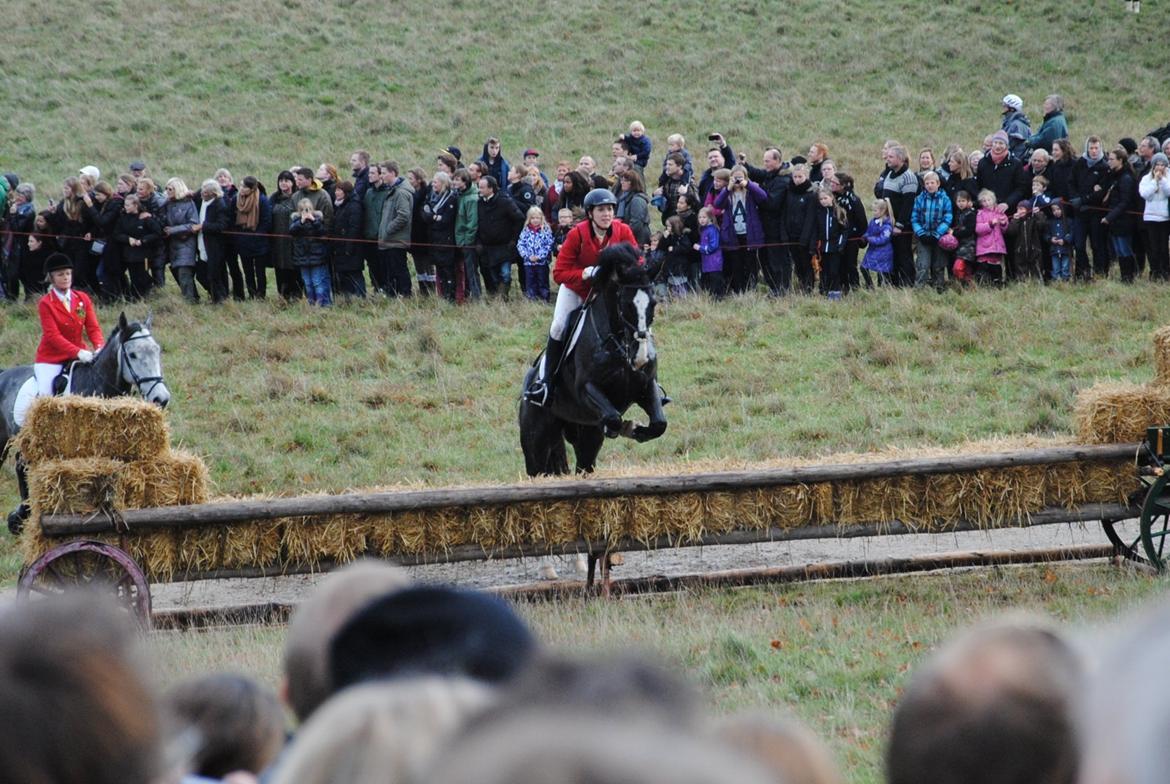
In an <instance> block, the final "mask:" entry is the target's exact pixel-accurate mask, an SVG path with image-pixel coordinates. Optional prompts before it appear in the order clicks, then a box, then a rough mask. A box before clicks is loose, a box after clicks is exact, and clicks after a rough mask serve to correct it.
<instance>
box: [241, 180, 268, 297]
mask: <svg viewBox="0 0 1170 784" xmlns="http://www.w3.org/2000/svg"><path fill="white" fill-rule="evenodd" d="M234 230H235V232H236V233H235V244H236V252H237V253H239V254H240V263H241V264H242V265H243V267H244V286H245V288H246V289H247V291H248V299H264V295H265V291H266V290H267V288H268V280H267V279H268V273H267V271H266V270H265V267H266V266H267V264H268V235H269V234H271V233H272V206H271V205H270V204H269V203H268V196H267V195H265V192H264V186H263V185H262V184H261V183H260V181H259V180H258V179H256V178H255V177H252V176H251V175H249V176H247V177H245V178H244V182H243V183H242V184H241V185H240V190H239V191H238V192H237V193H236V223H235V227H234Z"/></svg>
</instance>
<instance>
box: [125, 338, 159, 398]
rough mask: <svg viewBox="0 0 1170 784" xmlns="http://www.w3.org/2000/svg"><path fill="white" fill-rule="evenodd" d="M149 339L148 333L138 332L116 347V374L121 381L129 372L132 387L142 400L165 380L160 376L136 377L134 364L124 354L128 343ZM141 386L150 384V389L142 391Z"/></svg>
mask: <svg viewBox="0 0 1170 784" xmlns="http://www.w3.org/2000/svg"><path fill="white" fill-rule="evenodd" d="M149 337H152V336H151V334H150V332H149V331H147V330H139V331H138V332H136V333H134V334H133V335H131V336H130V337H128V338H126V339H125V340H123V341H122V345H120V346H119V347H118V374H119V375H120V376H121V377H122V378H123V379H125V378H126V372H127V371H129V373H130V378H132V379H133V380H134V386H136V387H138V394H140V395H142V398H143V400H146V399H148V397H147V396H148V395H150V393H151V392H153V391H154V388H155V387H157V386H158V385H159V384H162V383H164V381H165V379H164V378H163V377H162V376H140V375H138V373H137V372H136V371H135V370H134V363H132V362H131V361H130V358H129V357H128V356H126V352H127V349H126V346H127V345H129V344H130V343H132V342H134V341H135V340H146V339H147V338H149ZM143 384H150V388H149V389H143V388H142V385H143Z"/></svg>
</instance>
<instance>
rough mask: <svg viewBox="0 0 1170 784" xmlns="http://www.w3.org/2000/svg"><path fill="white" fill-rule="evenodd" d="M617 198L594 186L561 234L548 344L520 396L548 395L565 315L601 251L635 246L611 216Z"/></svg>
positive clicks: (584, 291)
mask: <svg viewBox="0 0 1170 784" xmlns="http://www.w3.org/2000/svg"><path fill="white" fill-rule="evenodd" d="M616 206H617V199H616V198H614V195H613V193H612V192H611V191H608V190H606V189H604V188H594V189H593V190H591V191H589V193H588V194H586V196H585V215H586V216H587V219H586V220H583V221H581V222H580V223H578V224H577V225H576V226H574V227H573V228H572V229H571V230H570V231H569V233H568V235H567V236H566V237H565V244H564V245H563V246H562V247H561V252H560V255H558V256H557V263H556V266H555V267H554V268H553V280H555V281H556V282H557V283H558V284H559V286H560V288H559V289H557V303H556V306H555V307H554V308H553V320H552V326H551V327H549V332H548V335H549V336H548V347H547V348H546V349H545V350H544V358H543V359H542V360H541V363H540V369H539V372H538V373H537V375H536V377H535V378H534V379H533V381H532V386H531V387H529V388H528V389H527V390H526V391H525V392H524V398H525V399H526V400H528V401H529V402H531V403H535V404H536V405H538V406H542V405H544V404H545V403H547V402H548V401H549V399H550V397H551V395H552V388H553V379H554V376H555V374H556V369H557V365H559V364H560V361H561V356H562V355H563V354H564V352H565V329H566V328H567V327H568V323H569V314H570V313H572V312H573V310H574V309H576V308H578V307H580V305H581V303H582V302H584V301H585V298H586V297H588V296H589V292H590V290H591V289H592V288H593V283H592V279H593V274H594V273H595V272H596V271H597V259H598V256H600V255H601V251H603V250H605V249H606V248H608V247H609V246H611V245H617V244H619V243H622V242H627V243H629V244H630V245H633V246H634V247H635V248H636V247H638V241H637V239H635V238H634V232H633V231H632V230H631V229H630V227H629V226H627V225H626V224H624V223H622V222H621V221H620V220H617V219H616V218H614V216H613V212H614V208H615V207H616Z"/></svg>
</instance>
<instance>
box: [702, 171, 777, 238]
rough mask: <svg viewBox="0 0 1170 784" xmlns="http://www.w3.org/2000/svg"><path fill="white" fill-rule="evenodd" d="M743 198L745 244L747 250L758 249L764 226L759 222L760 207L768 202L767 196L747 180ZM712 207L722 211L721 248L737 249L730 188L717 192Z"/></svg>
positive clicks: (762, 190) (761, 189)
mask: <svg viewBox="0 0 1170 784" xmlns="http://www.w3.org/2000/svg"><path fill="white" fill-rule="evenodd" d="M744 196H745V198H744V200H743V203H744V215H745V217H746V218H747V244H748V247H749V248H758V247H760V246H761V245H763V244H764V224H763V223H762V222H761V221H760V205H761V204H764V203H765V202H766V201H767V200H768V194H767V193H766V192H765V191H764V189H763V188H761V187H760V186H759V185H756V184H755V183H754V182H752V181H751V180H748V182H747V192H746V193H745V194H744ZM714 206H715V209H717V210H723V226H722V227H721V230H720V237H721V239H722V241H723V247H725V248H738V247H739V240H738V239H737V238H736V236H735V216H734V215H733V214H732V212H733V210H732V202H731V189H730V188H724V189H722V190H720V191H718V192H717V194H716V196H715V205H714Z"/></svg>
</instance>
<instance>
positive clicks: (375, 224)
mask: <svg viewBox="0 0 1170 784" xmlns="http://www.w3.org/2000/svg"><path fill="white" fill-rule="evenodd" d="M389 193H390V189H389V188H387V187H386V186H385V185H379V186H378V187H377V188H369V189H368V190H366V192H365V195H364V196H362V206H363V207H364V208H365V217H364V218H363V226H362V236H363V237H365V238H366V239H367V240H376V239H378V228H379V227H380V226H381V225H382V207H383V205H385V204H386V196H387V195H388V194H389Z"/></svg>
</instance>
